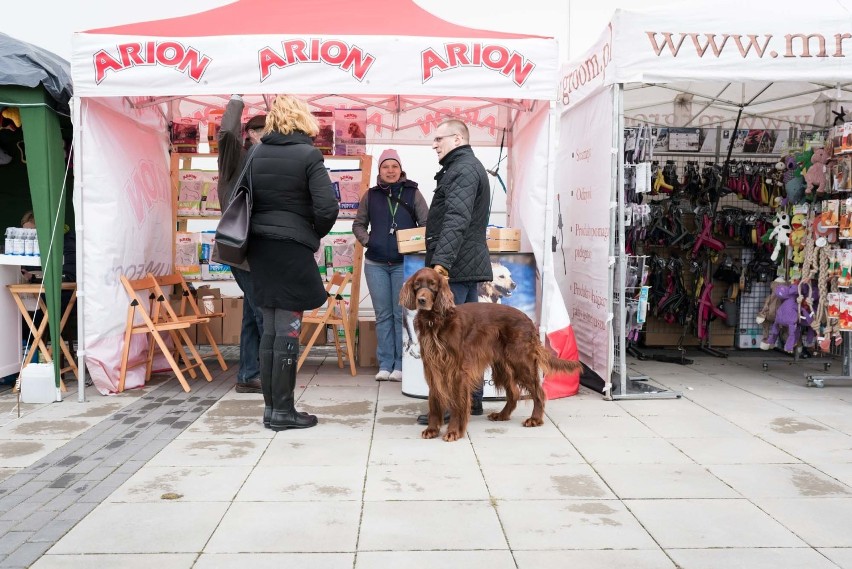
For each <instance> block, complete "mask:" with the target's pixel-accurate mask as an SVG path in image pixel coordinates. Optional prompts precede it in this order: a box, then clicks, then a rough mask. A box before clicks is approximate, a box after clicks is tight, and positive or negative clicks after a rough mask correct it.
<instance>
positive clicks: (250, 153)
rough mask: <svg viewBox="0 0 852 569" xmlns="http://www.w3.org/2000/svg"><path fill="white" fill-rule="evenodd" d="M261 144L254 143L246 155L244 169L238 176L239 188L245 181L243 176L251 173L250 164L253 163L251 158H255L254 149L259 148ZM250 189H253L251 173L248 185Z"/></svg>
mask: <svg viewBox="0 0 852 569" xmlns="http://www.w3.org/2000/svg"><path fill="white" fill-rule="evenodd" d="M258 146H260V144H252V145H251V148H249V151H248V154H247V155H246V163H245V164H244V165H243V170H242V172H240V175H239V177H238V178H237V188H239V187H240V186H241V185H242V183H243V178H244V177H245V175H246V173H249V166H250V165H251V160H252V158H254V151H255V150H257V147H258ZM246 187H247V188H248V189H249V190H251V175H250V174H249V179H248V185H247V186H246Z"/></svg>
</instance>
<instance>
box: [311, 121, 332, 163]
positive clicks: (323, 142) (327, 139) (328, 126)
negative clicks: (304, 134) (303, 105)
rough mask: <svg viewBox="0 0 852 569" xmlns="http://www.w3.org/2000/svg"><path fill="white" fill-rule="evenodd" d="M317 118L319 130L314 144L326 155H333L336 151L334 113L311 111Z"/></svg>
mask: <svg viewBox="0 0 852 569" xmlns="http://www.w3.org/2000/svg"><path fill="white" fill-rule="evenodd" d="M311 114H312V115H314V118H315V119H316V120H317V124H318V125H319V132H318V133H317V135H316V136H315V137H314V146H316V147H317V148H319V149H320V152H322V153H323V154H325V155H331V154H332V153H333V151H334V113H333V112H331V111H313V112H312V113H311Z"/></svg>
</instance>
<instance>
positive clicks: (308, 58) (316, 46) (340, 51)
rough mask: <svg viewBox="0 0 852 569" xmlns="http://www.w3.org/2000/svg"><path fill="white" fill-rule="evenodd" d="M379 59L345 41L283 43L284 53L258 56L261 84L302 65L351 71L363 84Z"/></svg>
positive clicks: (271, 51)
mask: <svg viewBox="0 0 852 569" xmlns="http://www.w3.org/2000/svg"><path fill="white" fill-rule="evenodd" d="M375 61H376V58H375V57H374V56H372V55H370V54H369V53H366V52H365V51H364V50H363V49H361V48H360V47H358V46H357V45H350V44H348V43H346V42H345V41H341V40H321V39H317V38H313V39H310V40H308V41H305V40H302V39H297V40H287V41H283V42H281V51H280V52H277V51H275V50H274V49H272V48H271V47H265V48H263V49H261V50H260V52H258V65H259V67H260V80H261V82H263V81H265V80H267V79H268V78H269V76H270V75H271V74H272V70H273V69H274V68H279V69H283V68H285V67H290V66H292V65H297V64H299V63H323V64H325V65H330V66H332V67H338V68H340V69H341V70H343V71H348V72H350V73H351V74H352V77H354V78H355V79H357V80H358V81H363V80H364V77H366V76H367V72H368V71H369V70H370V67H371V66H372V65H373V63H374V62H375Z"/></svg>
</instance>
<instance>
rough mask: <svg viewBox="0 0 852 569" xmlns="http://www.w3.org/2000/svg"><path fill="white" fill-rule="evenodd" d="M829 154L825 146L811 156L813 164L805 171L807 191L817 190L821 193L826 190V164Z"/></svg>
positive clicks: (809, 192)
mask: <svg viewBox="0 0 852 569" xmlns="http://www.w3.org/2000/svg"><path fill="white" fill-rule="evenodd" d="M828 159H829V156H828V154H827V153H826V151H825V148H817V149H815V150H814V153H813V155H812V156H811V164H810V166H808V169H807V171H806V172H805V193H806V194H811V193H813V192H816V193H818V194H821V193H823V192H824V191H825V170H826V167H825V164H826V162H828Z"/></svg>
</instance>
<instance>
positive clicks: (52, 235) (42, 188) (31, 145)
mask: <svg viewBox="0 0 852 569" xmlns="http://www.w3.org/2000/svg"><path fill="white" fill-rule="evenodd" d="M70 99H71V73H70V66H69V65H68V62H66V61H65V60H63V59H61V58H60V57H58V56H56V55H55V54H52V53H50V52H48V51H46V50H43V49H41V48H38V47H36V46H33V45H30V44H28V43H26V42H22V41H19V40H16V39H14V38H11V37H9V36H7V35H5V34H2V33H0V107H17V108H18V109H19V111H20V118H21V130H22V132H23V143H24V148H25V149H26V174H27V178H28V180H29V190H30V196H31V198H32V206H33V214H34V215H35V222H36V226H37V227H38V244H39V249H40V252H41V265H42V270H43V272H44V293H45V297H46V303H47V311H48V315H49V325H50V330H51V332H52V333H53V336H54V337H58V330H59V323H60V320H61V318H62V314H61V308H60V307H61V298H60V297H61V290H60V285H61V283H62V254H63V237H64V233H65V203H66V201H67V199H68V198H69V196H68V195H67V194H70V188H71V187H72V184H71V183H70V172H68V175H69V179H68V180H65V178H66V160H65V149H64V146H63V136H62V129H63V125H65V126H66V127H67V128H70V116H69V115H70V113H69V108H68V102H69V100H70ZM63 182H65V188H66V189H65V191H64V192H63ZM63 193H64V194H66V195H63ZM7 211H8V209H7ZM19 220H20V218H18V221H19ZM14 224H17V221H16V222H14ZM7 225H8V221H7ZM4 227H5V226H4ZM51 240H52V241H53V245H52V246H51ZM54 344H55V342H54ZM53 351H54V354H55V355H56V356H57V357H54V370H55V374H56V385H57V386H58V385H59V365H60V364H59V359H60V358H59V355H60V351H59V349H58V348H54V350H53Z"/></svg>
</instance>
